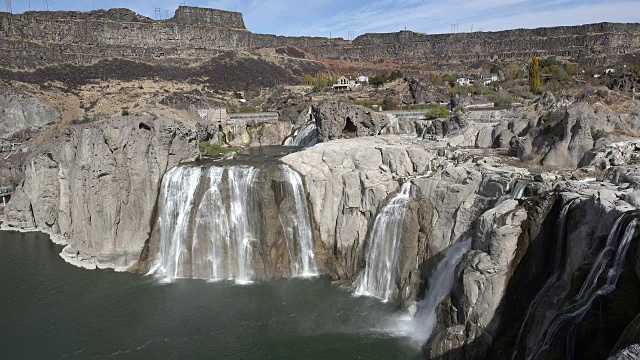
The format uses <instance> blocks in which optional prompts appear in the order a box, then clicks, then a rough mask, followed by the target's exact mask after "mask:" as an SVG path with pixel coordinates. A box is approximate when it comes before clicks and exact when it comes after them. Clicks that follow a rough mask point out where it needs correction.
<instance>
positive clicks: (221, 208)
mask: <svg viewBox="0 0 640 360" xmlns="http://www.w3.org/2000/svg"><path fill="white" fill-rule="evenodd" d="M223 173H224V168H223V167H210V168H209V169H208V171H207V177H208V178H209V184H208V186H209V188H208V189H207V191H206V192H205V194H204V195H203V196H202V200H201V201H200V206H199V207H198V210H197V212H196V219H195V226H196V228H195V232H194V235H193V247H192V255H191V258H192V259H193V260H192V269H191V270H192V276H193V277H198V278H203V279H213V280H220V279H225V278H227V277H234V270H235V269H234V267H235V266H232V265H235V263H234V264H231V261H230V256H228V255H229V253H230V252H231V236H230V234H229V231H230V230H229V221H228V216H229V215H228V213H227V209H226V207H225V204H224V202H223V200H222V193H221V189H222V186H221V185H222V176H223ZM201 254H207V255H204V256H200V255H201Z"/></svg>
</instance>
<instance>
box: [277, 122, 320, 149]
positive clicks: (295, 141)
mask: <svg viewBox="0 0 640 360" xmlns="http://www.w3.org/2000/svg"><path fill="white" fill-rule="evenodd" d="M317 143H318V128H317V126H316V122H315V121H313V120H312V121H308V122H306V123H305V124H304V125H302V126H301V127H299V128H298V129H297V130H296V131H295V132H294V133H293V135H292V136H290V137H288V138H287V139H286V140H285V141H284V145H285V146H302V147H311V146H313V145H315V144H317Z"/></svg>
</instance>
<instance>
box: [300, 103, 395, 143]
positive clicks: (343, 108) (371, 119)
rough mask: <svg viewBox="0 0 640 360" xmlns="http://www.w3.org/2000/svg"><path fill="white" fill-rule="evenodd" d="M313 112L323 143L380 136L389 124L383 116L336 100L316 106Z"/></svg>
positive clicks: (319, 138)
mask: <svg viewBox="0 0 640 360" xmlns="http://www.w3.org/2000/svg"><path fill="white" fill-rule="evenodd" d="M311 111H312V113H313V117H314V118H315V119H316V126H317V128H318V140H319V141H321V142H323V141H329V140H335V139H341V138H353V137H362V136H372V135H378V134H379V133H380V131H381V130H382V129H383V128H384V127H385V126H387V125H388V124H389V119H388V118H387V117H386V116H384V115H383V114H380V113H378V112H375V111H373V110H371V109H369V108H366V107H363V106H358V105H350V104H345V103H342V102H339V101H336V100H332V101H327V102H325V103H322V104H319V105H314V106H313V107H312V110H311Z"/></svg>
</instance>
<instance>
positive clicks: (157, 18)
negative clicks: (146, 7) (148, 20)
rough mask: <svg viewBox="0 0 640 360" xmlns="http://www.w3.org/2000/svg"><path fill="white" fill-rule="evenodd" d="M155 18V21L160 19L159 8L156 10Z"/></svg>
mask: <svg viewBox="0 0 640 360" xmlns="http://www.w3.org/2000/svg"><path fill="white" fill-rule="evenodd" d="M155 18H156V20H161V19H162V13H161V12H160V8H156V13H155Z"/></svg>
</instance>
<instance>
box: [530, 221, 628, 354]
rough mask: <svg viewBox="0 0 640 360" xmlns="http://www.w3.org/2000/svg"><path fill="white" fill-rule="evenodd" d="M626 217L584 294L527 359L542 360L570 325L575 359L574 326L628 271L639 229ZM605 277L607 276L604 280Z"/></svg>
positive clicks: (613, 233)
mask: <svg viewBox="0 0 640 360" xmlns="http://www.w3.org/2000/svg"><path fill="white" fill-rule="evenodd" d="M625 218H626V215H625V214H623V215H622V216H620V217H619V218H618V220H616V222H615V224H614V226H613V229H612V231H611V233H610V234H609V237H608V238H607V243H606V245H605V247H604V249H602V251H601V252H600V253H599V254H598V257H597V258H596V260H595V262H594V263H593V265H592V266H591V269H590V271H589V275H587V278H586V279H585V281H584V282H583V284H582V287H581V288H580V291H579V292H578V294H577V295H576V296H575V298H574V299H573V300H572V301H571V305H569V306H567V307H565V308H564V309H562V310H561V311H560V312H559V313H558V314H557V315H556V316H555V317H554V318H553V320H552V321H551V323H550V325H549V326H548V327H547V329H546V331H545V333H544V335H543V340H542V342H541V344H538V346H536V347H535V349H537V351H536V352H535V353H533V354H528V355H527V359H538V358H539V357H540V356H541V355H542V354H543V353H544V352H545V351H546V350H548V349H549V348H550V347H551V345H552V344H553V342H554V341H557V340H558V337H557V334H558V332H559V331H560V330H561V329H562V328H563V327H564V326H565V325H569V326H570V329H569V332H568V336H567V337H566V342H567V348H566V349H567V358H568V359H571V358H573V340H574V336H573V335H574V334H575V332H574V330H575V329H574V328H573V327H574V326H575V325H576V324H577V323H579V322H580V321H581V320H582V319H583V318H584V316H585V315H586V314H587V312H588V311H589V309H590V308H591V304H592V303H593V302H594V301H595V300H596V299H597V298H598V297H601V296H606V295H608V294H610V293H611V292H613V291H614V290H615V289H616V284H617V282H618V278H619V277H620V274H621V273H622V271H623V270H624V265H625V262H626V258H627V251H628V250H629V246H630V245H631V240H633V238H634V237H635V234H636V229H637V227H638V220H637V219H633V220H631V221H629V222H627V225H626V228H625V225H624V224H625ZM621 234H622V235H621ZM601 276H604V279H601ZM603 280H604V281H603Z"/></svg>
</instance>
